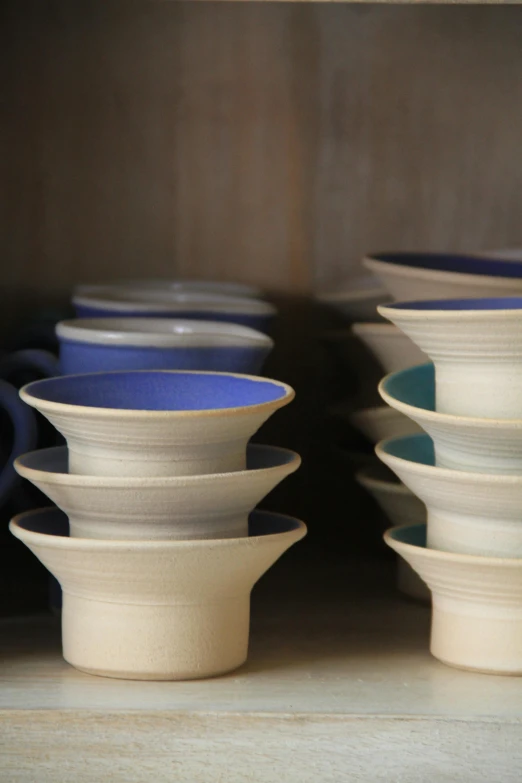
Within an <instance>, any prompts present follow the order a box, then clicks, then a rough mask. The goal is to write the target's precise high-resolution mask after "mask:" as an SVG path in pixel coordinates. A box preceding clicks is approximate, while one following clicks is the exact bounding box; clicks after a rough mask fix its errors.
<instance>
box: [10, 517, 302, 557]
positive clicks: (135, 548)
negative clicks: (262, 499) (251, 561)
mask: <svg viewBox="0 0 522 783" xmlns="http://www.w3.org/2000/svg"><path fill="white" fill-rule="evenodd" d="M44 513H45V514H59V515H61V516H66V514H65V513H64V512H63V511H60V509H58V508H57V507H56V506H44V507H42V508H37V509H33V510H32V511H24V512H23V513H22V514H17V515H16V516H15V517H13V518H12V519H11V521H10V522H9V530H10V532H11V533H12V534H13V535H14V536H15V537H16V538H18V539H20V540H21V541H23V542H24V543H27V544H29V543H30V544H32V545H34V546H42V547H47V548H49V547H50V546H51V547H52V548H53V549H65V550H69V551H70V550H71V549H74V550H82V551H85V552H99V551H106V550H109V551H110V550H114V551H116V552H118V551H119V552H122V553H123V552H158V553H162V552H165V550H169V549H171V550H183V549H185V550H189V549H221V548H223V547H231V546H248V547H250V546H255V545H258V544H260V543H264V542H267V543H269V542H270V541H282V540H284V539H285V538H288V539H291V540H292V539H293V540H296V541H297V540H299V539H301V538H303V537H304V536H305V535H306V533H307V527H306V525H305V523H304V522H302V521H301V520H300V519H297V518H296V517H292V516H289V515H288V514H279V513H276V512H274V511H264V510H263V511H259V510H255V511H253V512H252V514H256V515H259V516H262V517H272V518H276V519H282V520H283V521H284V522H286V524H287V525H288V528H287V529H284V530H282V531H280V532H278V533H266V534H261V535H257V536H250V535H248V536H241V537H238V538H211V539H206V538H194V539H172V540H159V541H158V540H156V541H147V540H138V541H133V540H129V539H116V538H112V539H97V538H76V537H74V538H71V537H69V536H58V535H54V534H52V533H36V532H34V531H32V530H27V528H24V526H23V521H24V519H28V518H30V517H32V516H36V515H40V514H44ZM20 531H23V533H22V535H20ZM50 541H52V543H50Z"/></svg>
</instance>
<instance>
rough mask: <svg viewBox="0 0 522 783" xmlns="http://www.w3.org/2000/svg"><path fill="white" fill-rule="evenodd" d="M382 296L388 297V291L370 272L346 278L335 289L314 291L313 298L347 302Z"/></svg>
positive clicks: (339, 302)
mask: <svg viewBox="0 0 522 783" xmlns="http://www.w3.org/2000/svg"><path fill="white" fill-rule="evenodd" d="M352 286H353V287H352ZM382 296H385V297H389V296H390V292H389V291H388V289H387V288H386V287H385V286H384V285H383V284H382V283H381V282H380V281H379V279H378V278H377V277H374V276H373V275H371V274H370V275H353V277H351V278H346V280H343V281H342V282H341V283H340V284H339V285H338V286H337V287H336V288H335V289H327V290H326V291H318V292H316V294H315V299H316V301H318V302H322V303H323V304H343V303H344V302H346V303H347V304H348V303H349V302H359V301H361V300H365V299H368V300H372V301H373V300H374V299H377V298H381V297H382Z"/></svg>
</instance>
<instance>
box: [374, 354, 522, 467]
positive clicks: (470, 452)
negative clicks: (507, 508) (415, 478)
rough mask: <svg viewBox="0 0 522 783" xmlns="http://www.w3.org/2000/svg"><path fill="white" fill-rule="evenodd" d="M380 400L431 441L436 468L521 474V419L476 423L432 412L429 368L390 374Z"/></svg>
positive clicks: (432, 381)
mask: <svg viewBox="0 0 522 783" xmlns="http://www.w3.org/2000/svg"><path fill="white" fill-rule="evenodd" d="M379 393H380V395H381V397H382V399H383V400H384V401H385V402H386V403H388V405H391V406H392V407H393V408H395V409H396V410H397V411H400V412H401V413H403V414H404V415H405V416H409V417H410V418H411V419H413V421H416V422H417V424H419V425H420V427H422V429H423V430H425V431H426V432H427V433H428V435H430V436H431V437H432V439H433V443H434V446H435V461H436V464H437V465H438V466H440V467H444V468H452V469H453V470H468V471H470V472H475V473H500V474H511V475H519V474H522V419H482V418H477V417H474V418H473V417H466V416H451V415H449V414H446V413H437V412H436V411H435V410H434V408H435V370H434V367H433V364H425V365H421V366H420V367H412V368H410V369H409V370H402V371H401V372H398V373H392V375H388V376H387V377H386V378H384V379H383V380H382V381H381V383H380V384H379Z"/></svg>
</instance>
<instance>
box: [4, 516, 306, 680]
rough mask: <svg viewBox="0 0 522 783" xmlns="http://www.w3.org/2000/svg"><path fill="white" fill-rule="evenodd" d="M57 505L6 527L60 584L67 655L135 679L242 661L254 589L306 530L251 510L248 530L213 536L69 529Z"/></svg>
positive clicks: (189, 674) (180, 675) (196, 673)
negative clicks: (83, 533)
mask: <svg viewBox="0 0 522 783" xmlns="http://www.w3.org/2000/svg"><path fill="white" fill-rule="evenodd" d="M67 527H68V525H67V517H66V516H65V515H64V514H63V513H62V512H60V511H57V510H56V509H43V510H42V509H40V510H38V511H31V512H29V513H26V514H21V515H20V516H18V517H16V518H15V519H14V520H12V521H11V523H10V530H11V532H12V533H13V535H15V536H16V537H17V538H19V539H20V540H21V541H23V543H24V544H26V546H28V547H29V549H31V551H32V552H33V553H34V554H35V555H36V557H37V558H38V559H39V560H40V561H41V562H42V563H43V564H44V566H45V567H46V568H48V569H49V571H50V572H51V573H52V574H54V576H55V577H56V578H57V579H58V581H59V582H60V584H61V586H62V590H63V609H62V643H63V656H64V658H65V660H66V661H68V662H69V663H70V664H72V665H73V666H75V667H76V668H77V669H81V670H82V671H85V672H88V673H89V674H98V675H102V676H105V677H119V678H124V679H131V680H184V679H193V678H199V677H211V676H214V675H217V674H223V673H224V672H227V671H230V670H231V669H235V668H237V667H238V666H241V664H242V663H244V661H245V660H246V657H247V649H248V631H249V612H250V592H251V590H252V587H253V586H254V584H255V583H256V582H257V580H258V579H259V578H260V577H261V576H262V574H263V573H264V572H265V571H266V570H267V569H268V568H270V566H271V565H272V564H273V563H274V562H275V561H276V560H277V559H278V558H279V557H280V556H281V555H282V554H283V552H284V551H285V550H286V549H288V548H289V547H290V546H291V545H292V544H294V543H295V542H296V541H298V540H299V539H301V538H303V536H304V535H305V533H306V527H305V525H304V524H303V523H302V522H299V521H298V520H296V519H291V518H290V517H285V516H281V515H279V514H269V513H266V512H254V513H253V514H252V516H251V519H250V531H249V535H248V536H244V537H242V538H224V539H213V540H211V541H207V540H198V541H104V540H102V541H99V540H96V539H84V538H69V537H68V535H67Z"/></svg>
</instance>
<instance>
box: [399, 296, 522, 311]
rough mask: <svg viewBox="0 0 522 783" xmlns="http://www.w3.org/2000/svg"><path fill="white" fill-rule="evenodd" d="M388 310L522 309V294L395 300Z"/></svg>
mask: <svg viewBox="0 0 522 783" xmlns="http://www.w3.org/2000/svg"><path fill="white" fill-rule="evenodd" d="M386 309H387V310H423V311H426V312H432V311H436V310H445V311H447V312H455V311H466V310H469V311H474V310H522V296H498V297H487V298H483V299H429V300H425V299H423V300H422V301H419V302H393V303H392V304H387V305H386Z"/></svg>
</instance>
